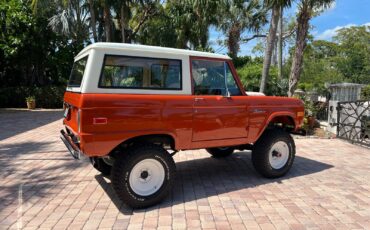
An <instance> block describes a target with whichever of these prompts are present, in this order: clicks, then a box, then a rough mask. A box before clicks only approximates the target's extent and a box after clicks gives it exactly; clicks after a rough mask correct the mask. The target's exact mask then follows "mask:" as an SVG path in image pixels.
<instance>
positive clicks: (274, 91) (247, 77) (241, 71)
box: [237, 62, 288, 96]
mask: <svg viewBox="0 0 370 230" xmlns="http://www.w3.org/2000/svg"><path fill="white" fill-rule="evenodd" d="M262 68H263V64H262V63H259V62H255V63H249V64H246V65H244V66H243V67H240V68H237V72H238V75H239V77H240V80H241V82H242V83H243V86H244V89H245V90H246V91H253V92H258V91H259V87H260V81H261V77H262ZM287 89H288V81H287V79H278V73H277V68H276V67H273V66H272V67H271V68H270V74H269V78H268V80H267V85H266V92H265V94H266V95H276V96H283V95H286V92H287Z"/></svg>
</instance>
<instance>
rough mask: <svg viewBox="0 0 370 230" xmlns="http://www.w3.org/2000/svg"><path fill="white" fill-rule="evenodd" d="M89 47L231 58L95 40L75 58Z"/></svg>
mask: <svg viewBox="0 0 370 230" xmlns="http://www.w3.org/2000/svg"><path fill="white" fill-rule="evenodd" d="M91 49H102V50H115V51H125V50H130V51H143V52H152V53H168V54H175V55H176V54H177V55H186V56H198V57H209V58H220V59H231V58H230V57H229V56H227V55H222V54H215V53H207V52H200V51H194V50H184V49H175V48H167V47H160V46H147V45H137V44H127V43H112V42H97V43H94V44H91V45H88V46H86V47H85V48H84V49H83V50H82V51H81V52H80V53H79V54H78V55H77V56H76V57H75V59H78V58H79V57H80V56H81V55H83V54H84V53H86V52H88V51H89V50H91ZM107 53H109V52H107Z"/></svg>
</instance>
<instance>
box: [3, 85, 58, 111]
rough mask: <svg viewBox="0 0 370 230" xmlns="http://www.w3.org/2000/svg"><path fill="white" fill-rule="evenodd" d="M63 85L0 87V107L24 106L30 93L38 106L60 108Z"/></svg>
mask: <svg viewBox="0 0 370 230" xmlns="http://www.w3.org/2000/svg"><path fill="white" fill-rule="evenodd" d="M64 92H65V86H43V87H24V86H19V87H6V88H1V89H0V107H1V108H24V107H26V98H27V97H29V96H30V95H32V96H34V97H35V99H36V104H37V107H39V108H62V106H63V95H64Z"/></svg>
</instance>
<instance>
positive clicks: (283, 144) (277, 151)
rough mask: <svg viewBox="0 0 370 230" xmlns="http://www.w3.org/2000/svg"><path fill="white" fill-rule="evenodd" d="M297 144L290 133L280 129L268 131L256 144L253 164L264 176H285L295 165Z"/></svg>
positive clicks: (253, 152)
mask: <svg viewBox="0 0 370 230" xmlns="http://www.w3.org/2000/svg"><path fill="white" fill-rule="evenodd" d="M294 157H295V144H294V140H293V138H292V137H291V136H290V134H289V133H287V132H284V131H283V130H280V129H272V130H266V131H265V132H264V133H263V134H262V136H261V137H260V138H259V139H258V141H257V142H256V143H255V144H254V148H253V151H252V163H253V166H254V168H255V169H256V170H257V171H258V172H259V173H260V174H261V175H263V176H265V177H268V178H276V177H281V176H283V175H285V174H286V173H287V172H288V171H289V169H290V168H291V167H292V165H293V161H294Z"/></svg>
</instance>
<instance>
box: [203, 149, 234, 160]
mask: <svg viewBox="0 0 370 230" xmlns="http://www.w3.org/2000/svg"><path fill="white" fill-rule="evenodd" d="M206 151H207V152H208V153H209V154H211V155H212V156H213V157H216V158H221V157H227V156H230V155H231V154H232V153H233V152H234V148H233V147H219V148H208V149H206Z"/></svg>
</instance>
